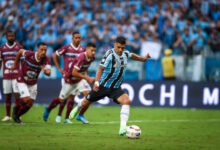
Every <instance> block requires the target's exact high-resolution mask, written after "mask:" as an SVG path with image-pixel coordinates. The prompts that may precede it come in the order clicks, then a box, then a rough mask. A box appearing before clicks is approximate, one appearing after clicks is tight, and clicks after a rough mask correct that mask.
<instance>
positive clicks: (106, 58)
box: [100, 50, 112, 68]
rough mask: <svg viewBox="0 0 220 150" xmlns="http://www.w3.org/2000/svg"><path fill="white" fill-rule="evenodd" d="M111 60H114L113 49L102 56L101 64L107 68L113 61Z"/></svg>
mask: <svg viewBox="0 0 220 150" xmlns="http://www.w3.org/2000/svg"><path fill="white" fill-rule="evenodd" d="M111 60H112V50H108V51H107V52H106V54H105V55H104V57H103V58H102V61H101V64H100V65H101V66H103V67H105V68H106V67H107V66H108V64H109V63H110V62H111Z"/></svg>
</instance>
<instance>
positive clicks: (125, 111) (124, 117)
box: [120, 105, 130, 128]
mask: <svg viewBox="0 0 220 150" xmlns="http://www.w3.org/2000/svg"><path fill="white" fill-rule="evenodd" d="M129 112H130V105H122V107H121V113H120V119H121V122H120V128H121V127H125V126H127V121H128V118H129Z"/></svg>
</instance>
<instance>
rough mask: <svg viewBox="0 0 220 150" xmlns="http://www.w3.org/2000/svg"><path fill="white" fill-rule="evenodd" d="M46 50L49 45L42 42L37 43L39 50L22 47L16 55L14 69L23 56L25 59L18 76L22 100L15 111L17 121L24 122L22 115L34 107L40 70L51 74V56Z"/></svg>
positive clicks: (14, 117) (14, 116) (14, 115)
mask: <svg viewBox="0 0 220 150" xmlns="http://www.w3.org/2000/svg"><path fill="white" fill-rule="evenodd" d="M46 52H47V45H46V44H45V43H43V42H41V43H39V44H38V45H37V52H33V51H29V50H24V49H21V50H20V51H19V52H18V54H17V55H16V58H15V62H14V64H13V66H12V70H14V69H15V68H16V66H17V64H18V62H19V61H20V58H21V57H23V59H24V60H23V62H22V65H21V69H20V70H19V75H18V77H17V86H18V90H19V93H20V98H21V102H20V104H19V105H18V106H15V107H14V111H13V119H14V121H15V122H16V123H22V121H21V120H20V116H21V115H23V114H24V113H26V112H27V111H28V110H29V109H30V108H31V107H32V105H33V103H34V101H35V99H36V97H37V79H38V76H39V74H40V72H41V71H43V72H44V74H46V75H47V76H49V75H50V72H51V64H50V58H49V57H48V56H46Z"/></svg>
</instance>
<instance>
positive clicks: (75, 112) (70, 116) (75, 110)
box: [69, 106, 79, 120]
mask: <svg viewBox="0 0 220 150" xmlns="http://www.w3.org/2000/svg"><path fill="white" fill-rule="evenodd" d="M78 112H79V109H78V107H77V106H76V107H75V108H74V109H73V110H72V111H71V112H70V115H69V119H70V120H71V119H73V118H75V117H76V115H77V114H78Z"/></svg>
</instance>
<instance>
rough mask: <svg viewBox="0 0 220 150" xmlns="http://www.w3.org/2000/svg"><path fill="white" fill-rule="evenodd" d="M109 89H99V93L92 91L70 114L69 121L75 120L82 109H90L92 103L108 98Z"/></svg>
mask: <svg viewBox="0 0 220 150" xmlns="http://www.w3.org/2000/svg"><path fill="white" fill-rule="evenodd" d="M107 92H108V89H107V88H104V87H99V90H98V91H97V92H95V91H93V90H92V91H91V92H90V93H89V94H88V95H87V96H86V98H85V99H84V100H82V101H81V102H79V103H78V104H77V106H76V107H75V108H74V109H73V110H72V111H71V112H70V115H69V119H73V118H75V117H76V115H77V114H78V113H79V111H80V110H81V108H83V107H88V106H89V105H90V104H91V103H92V102H95V101H98V100H100V99H102V98H104V97H105V96H107Z"/></svg>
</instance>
